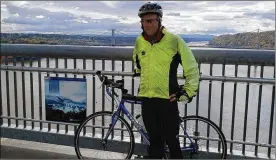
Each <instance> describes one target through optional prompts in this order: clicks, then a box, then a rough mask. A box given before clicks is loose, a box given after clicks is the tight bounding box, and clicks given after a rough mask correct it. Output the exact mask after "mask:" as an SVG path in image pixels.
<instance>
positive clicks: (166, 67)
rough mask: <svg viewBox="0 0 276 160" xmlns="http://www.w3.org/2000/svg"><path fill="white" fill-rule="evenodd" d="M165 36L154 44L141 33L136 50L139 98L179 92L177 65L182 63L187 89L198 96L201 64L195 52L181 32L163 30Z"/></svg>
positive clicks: (165, 95)
mask: <svg viewBox="0 0 276 160" xmlns="http://www.w3.org/2000/svg"><path fill="white" fill-rule="evenodd" d="M162 32H163V34H164V36H163V38H162V39H161V40H160V41H159V42H158V43H154V44H153V45H152V44H151V43H150V42H148V41H146V40H145V39H144V37H143V35H142V34H141V35H140V36H138V37H137V39H136V42H135V47H134V51H133V61H134V62H135V64H136V72H137V73H140V74H141V77H140V87H139V93H138V97H148V98H153V97H154V98H163V99H169V97H170V95H171V94H174V93H176V92H177V91H179V85H178V82H177V68H178V65H179V64H181V65H182V67H183V69H184V76H185V77H186V80H185V84H184V89H185V90H186V93H187V94H188V96H189V97H193V96H195V95H196V93H197V90H198V84H199V70H198V64H197V62H196V60H195V58H194V55H193V53H192V51H191V50H190V49H189V48H188V46H187V44H186V43H185V41H184V40H183V39H182V38H181V37H180V36H178V35H174V34H172V33H170V32H167V31H166V29H165V28H164V29H163V30H162Z"/></svg>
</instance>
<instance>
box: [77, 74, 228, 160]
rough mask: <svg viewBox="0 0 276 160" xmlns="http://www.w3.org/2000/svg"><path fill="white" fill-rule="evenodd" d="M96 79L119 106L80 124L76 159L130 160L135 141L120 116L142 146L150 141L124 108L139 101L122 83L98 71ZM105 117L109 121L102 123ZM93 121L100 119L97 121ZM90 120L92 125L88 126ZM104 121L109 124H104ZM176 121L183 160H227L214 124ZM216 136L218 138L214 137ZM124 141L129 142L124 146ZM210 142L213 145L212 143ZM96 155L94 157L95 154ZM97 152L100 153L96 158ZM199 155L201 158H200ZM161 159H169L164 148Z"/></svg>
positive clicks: (194, 119) (185, 119)
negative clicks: (119, 145)
mask: <svg viewBox="0 0 276 160" xmlns="http://www.w3.org/2000/svg"><path fill="white" fill-rule="evenodd" d="M96 75H97V76H98V77H99V79H100V81H101V82H102V85H101V86H103V85H105V86H106V93H107V94H108V95H109V96H110V97H113V98H114V99H115V100H116V102H117V103H119V105H117V106H116V108H115V109H114V111H113V112H109V111H100V112H95V113H93V114H91V115H89V116H88V117H87V118H86V119H84V120H83V121H82V122H81V123H80V125H79V126H78V129H77V130H76V132H75V136H74V146H75V151H76V154H77V157H78V158H79V159H84V158H86V157H87V158H91V157H92V158H97V159H100V158H104V159H109V158H116V159H130V158H131V157H132V154H133V151H134V145H135V138H134V134H133V130H132V128H131V127H130V124H129V123H128V122H127V121H126V119H125V118H124V117H122V116H121V115H120V114H123V115H126V117H127V118H128V120H129V121H130V122H131V123H132V124H133V126H134V127H135V128H136V129H137V130H138V132H139V133H140V135H141V136H142V137H143V140H144V141H145V143H146V144H147V145H149V137H148V135H147V133H146V130H145V129H144V127H143V126H142V125H141V124H139V122H138V121H137V120H136V119H135V118H134V117H133V115H131V114H130V113H129V111H128V110H127V108H126V107H125V105H124V103H131V104H141V103H142V102H141V99H140V98H138V97H136V96H133V95H131V94H128V90H127V89H125V88H124V81H123V80H117V81H116V82H114V80H112V79H108V78H107V77H106V76H102V75H101V71H97V72H96ZM114 89H120V90H121V91H122V98H121V100H120V99H119V95H118V94H117V93H116V92H114ZM110 90H112V91H110ZM105 116H106V117H108V119H105V118H104V117H105ZM96 118H99V119H98V120H96ZM136 118H137V117H136ZM91 120H92V122H90V121H91ZM107 120H110V121H108V122H107V123H106V121H107ZM179 120H180V121H181V123H180V133H179V140H180V145H181V150H182V151H183V156H185V158H199V159H202V158H215V157H214V156H218V157H216V158H215V159H225V158H226V154H227V144H226V140H225V137H224V134H223V133H222V131H221V130H220V128H219V127H218V126H217V125H216V124H215V123H214V122H212V121H211V120H209V119H207V118H204V117H200V116H185V117H179ZM88 122H89V123H88ZM105 125H106V126H105ZM203 127H204V128H203ZM89 131H90V132H89ZM126 132H127V133H128V134H127V135H126V134H125V133H126ZM81 133H82V134H81ZM116 133H119V135H115V134H116ZM181 133H183V135H181ZM202 133H203V134H206V136H202V135H200V134H202ZM215 133H216V136H217V137H215V136H214V135H215ZM80 136H81V137H83V138H85V139H84V140H82V142H84V143H83V144H80V142H81V140H80ZM91 136H92V137H91ZM141 136H140V137H141ZM89 139H93V141H91V142H93V144H91V143H89V142H88V141H89ZM127 140H128V141H129V142H125V141H127ZM109 141H110V142H109ZM202 141H203V142H204V143H203V145H204V146H202V144H201V142H202ZM213 141H215V142H214V143H213ZM114 142H117V143H114ZM118 143H121V144H124V145H125V147H128V148H123V147H116V144H118ZM211 143H212V144H211ZM89 144H90V146H89ZM205 145H206V147H205ZM210 146H211V147H210ZM212 146H217V148H216V152H215V151H214V149H215V148H213V147H212ZM99 148H100V149H99ZM97 149H99V150H97ZM96 152H97V155H95V154H94V153H96ZM98 152H103V153H102V154H99V153H98ZM117 152H119V153H117ZM201 155H202V156H203V157H200V156H201ZM97 156H98V157H97ZM105 156H107V157H105ZM115 156H118V157H115ZM164 158H169V149H168V147H167V146H166V145H165V144H164Z"/></svg>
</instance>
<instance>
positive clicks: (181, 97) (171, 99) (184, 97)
mask: <svg viewBox="0 0 276 160" xmlns="http://www.w3.org/2000/svg"><path fill="white" fill-rule="evenodd" d="M176 100H177V101H189V98H188V97H187V96H185V95H181V96H180V97H179V98H177V97H176V94H172V95H170V101H171V102H173V101H176Z"/></svg>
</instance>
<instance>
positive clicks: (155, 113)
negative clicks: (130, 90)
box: [133, 2, 199, 159]
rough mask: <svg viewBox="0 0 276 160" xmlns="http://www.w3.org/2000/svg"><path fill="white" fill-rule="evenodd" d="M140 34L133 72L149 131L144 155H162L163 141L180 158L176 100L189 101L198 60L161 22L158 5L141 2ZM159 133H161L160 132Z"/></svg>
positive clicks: (161, 14) (161, 13)
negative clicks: (179, 77) (180, 79)
mask: <svg viewBox="0 0 276 160" xmlns="http://www.w3.org/2000/svg"><path fill="white" fill-rule="evenodd" d="M138 16H139V17H140V18H141V28H142V30H143V32H142V34H141V35H139V36H138V37H137V39H136V42H135V47H134V51H133V60H134V62H135V64H136V68H135V71H134V72H135V74H138V73H139V74H140V76H141V77H140V87H139V91H138V92H139V93H138V97H140V98H141V99H142V117H143V121H144V125H145V127H146V130H147V132H148V134H149V138H150V146H149V148H148V156H149V157H148V158H156V159H157V158H158V159H159V158H162V157H163V155H164V142H166V144H167V145H168V147H169V150H170V154H171V155H170V158H179V159H180V158H183V155H182V153H181V150H180V144H179V139H178V134H179V119H178V117H179V111H178V104H177V101H187V102H191V100H192V98H193V97H194V96H195V95H196V92H197V90H198V83H199V70H198V64H197V62H196V60H195V58H194V56H193V53H192V52H191V50H190V49H189V47H188V46H187V44H186V43H185V41H184V40H183V39H182V38H181V37H180V36H178V35H174V34H172V33H170V32H168V31H166V29H165V27H164V26H162V16H163V12H162V7H161V6H160V5H159V4H157V3H150V2H148V3H145V4H144V5H143V6H141V7H140V9H139V12H138ZM179 64H181V65H182V67H183V69H184V75H185V77H186V80H185V85H184V87H183V88H182V89H180V87H179V85H178V82H177V68H178V65H179ZM161 133H162V134H161Z"/></svg>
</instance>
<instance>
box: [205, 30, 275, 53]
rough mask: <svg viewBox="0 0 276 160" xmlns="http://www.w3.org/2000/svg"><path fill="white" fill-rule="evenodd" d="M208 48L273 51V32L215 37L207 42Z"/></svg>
mask: <svg viewBox="0 0 276 160" xmlns="http://www.w3.org/2000/svg"><path fill="white" fill-rule="evenodd" d="M209 47H220V48H252V49H256V48H262V49H275V31H266V32H260V33H252V32H247V33H238V34H234V35H221V36H216V37H214V38H213V39H212V40H211V41H210V42H209Z"/></svg>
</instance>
